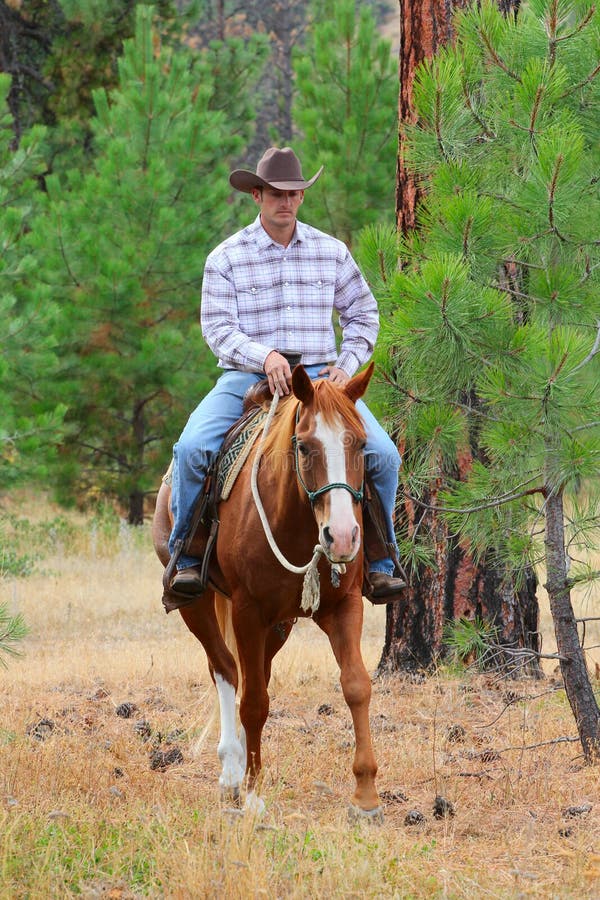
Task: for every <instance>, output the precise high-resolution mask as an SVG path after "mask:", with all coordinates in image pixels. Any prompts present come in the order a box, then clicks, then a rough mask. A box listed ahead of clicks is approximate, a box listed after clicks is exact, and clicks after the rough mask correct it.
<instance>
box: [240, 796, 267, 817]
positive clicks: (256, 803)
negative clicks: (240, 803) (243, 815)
mask: <svg viewBox="0 0 600 900" xmlns="http://www.w3.org/2000/svg"><path fill="white" fill-rule="evenodd" d="M244 810H245V811H246V812H249V813H250V814H251V815H253V816H256V817H257V818H258V817H259V816H262V814H263V813H264V811H265V801H264V800H262V799H261V798H260V797H259V796H258V794H255V793H254V791H250V792H249V793H248V794H247V795H246V802H245V803H244Z"/></svg>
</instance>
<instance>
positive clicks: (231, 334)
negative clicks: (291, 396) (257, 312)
mask: <svg viewBox="0 0 600 900" xmlns="http://www.w3.org/2000/svg"><path fill="white" fill-rule="evenodd" d="M200 325H201V327H202V335H203V337H204V340H205V341H206V343H207V344H208V346H209V347H210V349H211V350H212V352H213V353H214V354H215V356H216V357H217V358H218V359H219V362H220V363H221V365H223V366H224V367H225V368H234V369H251V370H254V371H257V372H262V371H263V367H264V363H265V360H266V358H267V356H268V355H269V353H270V352H271V350H272V349H273V348H272V347H267V346H266V345H264V344H261V343H259V342H258V341H253V340H252V339H251V338H250V337H248V335H247V334H244V332H243V331H241V330H240V326H239V320H238V310H237V297H236V292H235V288H234V285H233V282H232V280H231V278H230V277H229V275H228V272H227V266H226V265H223V261H221V260H217V259H215V258H211V256H210V255H209V257H208V259H207V261H206V266H205V267H204V277H203V279H202V303H201V306H200Z"/></svg>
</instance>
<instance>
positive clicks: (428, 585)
mask: <svg viewBox="0 0 600 900" xmlns="http://www.w3.org/2000/svg"><path fill="white" fill-rule="evenodd" d="M519 3H520V0H499V5H500V7H501V9H502V12H504V13H505V14H508V13H509V12H512V13H513V14H515V15H516V11H517V10H518V7H519ZM399 4H400V51H399V73H400V91H399V121H400V144H399V151H398V169H397V191H396V214H397V224H398V229H399V230H400V231H402V232H403V233H404V234H407V233H408V232H410V231H411V230H412V229H414V228H415V227H416V212H417V207H418V204H419V201H420V199H421V198H422V197H423V190H422V187H421V185H420V184H419V182H418V180H417V178H416V177H415V176H414V175H413V174H412V173H411V172H409V171H408V170H407V169H406V166H405V164H404V156H403V123H404V122H413V121H415V114H414V109H413V101H412V97H413V81H414V75H415V69H416V67H417V65H418V64H419V63H420V62H422V61H423V60H424V59H427V58H429V57H431V56H432V55H433V54H434V53H435V52H436V51H437V50H438V49H440V48H441V47H442V46H444V45H445V44H447V43H449V42H450V41H452V40H453V37H454V33H453V25H452V18H453V16H454V13H455V12H456V11H457V10H459V9H463V8H464V7H466V6H468V5H469V0H431V2H430V3H428V4H426V5H424V4H422V3H420V2H418V0H399ZM478 455H479V451H478V448H477V437H476V435H472V436H471V453H468V452H467V453H465V454H464V456H463V458H462V459H461V460H460V461H459V471H458V473H454V475H456V474H458V477H459V478H460V476H461V473H462V474H463V475H464V474H465V473H466V472H467V471H468V469H469V468H470V466H471V463H472V460H473V458H475V457H478ZM441 487H442V484H441V482H440V483H438V484H437V485H436V486H433V487H432V489H431V493H430V495H429V496H428V497H425V498H424V502H425V503H427V504H428V505H431V506H435V505H436V503H435V501H436V497H437V493H438V490H440V489H441ZM401 515H403V516H405V517H406V521H405V523H404V524H405V525H407V530H408V534H409V535H412V534H413V533H414V531H415V529H417V528H419V529H421V530H423V529H426V530H428V532H429V534H430V535H431V538H432V541H433V544H434V547H435V564H436V567H435V569H430V568H425V567H424V566H421V567H419V570H418V571H413V572H412V573H411V575H412V580H411V585H410V587H409V589H408V592H407V595H408V602H407V603H406V604H400V605H397V606H390V607H389V608H388V612H387V627H386V637H385V645H384V648H383V652H382V656H381V660H380V663H379V670H380V671H389V670H399V669H401V670H416V669H427V668H429V666H431V664H432V663H433V662H434V661H435V660H436V659H437V658H439V657H440V655H442V654H443V646H442V638H443V629H444V624H445V623H446V622H447V621H451V620H452V619H457V618H475V617H479V618H481V619H484V620H485V621H487V622H491V623H493V624H494V625H495V626H496V627H497V629H498V640H499V642H500V643H501V644H503V645H505V646H506V647H507V650H508V648H509V647H510V646H517V647H527V648H529V649H532V650H534V651H537V650H539V633H538V618H539V610H538V602H537V597H536V587H537V581H536V577H535V574H534V573H533V571H531V572H529V573H528V574H527V577H526V580H525V584H524V585H523V586H522V587H521V588H519V589H518V590H516V589H515V587H514V585H513V583H512V581H511V578H510V576H509V575H508V574H507V573H506V572H503V571H502V570H501V569H500V568H498V567H497V566H492V565H489V564H486V563H485V561H482V562H480V563H479V564H476V563H475V562H474V560H473V559H472V557H471V556H470V555H469V554H468V553H467V551H466V550H465V548H464V546H461V544H460V543H459V542H458V541H457V540H456V539H455V538H453V537H451V536H450V535H449V534H448V529H447V527H446V525H445V523H444V522H443V521H442V520H441V518H440V516H439V514H437V513H436V512H435V511H432V510H428V509H423V508H421V507H418V508H415V506H414V505H413V504H412V503H410V502H409V501H408V500H406V501H405V503H404V509H403V510H402V512H401ZM495 662H496V664H498V665H499V666H500V667H502V668H503V670H504V671H510V670H511V664H510V654H509V653H508V652H507V654H506V656H504V657H502V656H498V657H496V658H495ZM519 671H520V673H521V674H523V668H521V669H520V670H519ZM526 671H527V672H528V673H530V674H534V675H539V674H540V669H539V665H538V663H537V661H532V662H530V663H529V665H528V667H527V670H526Z"/></svg>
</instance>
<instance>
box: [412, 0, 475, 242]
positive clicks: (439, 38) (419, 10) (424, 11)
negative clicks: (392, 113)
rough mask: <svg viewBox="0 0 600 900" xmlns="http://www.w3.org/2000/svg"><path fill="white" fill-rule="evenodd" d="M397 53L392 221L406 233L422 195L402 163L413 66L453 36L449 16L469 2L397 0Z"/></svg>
mask: <svg viewBox="0 0 600 900" xmlns="http://www.w3.org/2000/svg"><path fill="white" fill-rule="evenodd" d="M399 4H400V53H399V76H400V91H399V94H398V121H399V123H400V132H399V150H398V166H397V172H396V176H397V177H396V221H397V223H398V230H399V231H400V232H402V233H403V234H407V233H408V232H409V231H412V230H413V229H414V228H415V227H416V209H417V206H418V203H419V200H420V199H421V197H422V196H423V190H422V187H421V185H420V184H419V181H418V179H417V177H416V176H415V175H414V174H413V173H412V172H409V171H408V169H407V168H406V166H405V163H404V150H403V147H404V134H403V124H404V123H405V122H414V121H415V114H414V108H413V100H412V97H413V81H414V78H415V69H416V68H417V66H418V65H419V63H420V62H423V60H424V59H429V57H431V56H433V54H434V53H435V52H436V51H437V50H439V48H440V47H443V46H444V45H445V44H448V43H450V42H451V41H452V39H453V36H454V35H453V31H452V17H453V15H454V12H455V10H457V9H463V8H464V7H465V6H468V5H469V0H430V2H429V3H423V2H422V0H399Z"/></svg>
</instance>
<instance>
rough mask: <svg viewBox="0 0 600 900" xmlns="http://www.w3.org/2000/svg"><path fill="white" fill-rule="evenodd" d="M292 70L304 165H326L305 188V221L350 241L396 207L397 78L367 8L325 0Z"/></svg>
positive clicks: (347, 0)
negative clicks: (307, 211) (307, 215)
mask: <svg viewBox="0 0 600 900" xmlns="http://www.w3.org/2000/svg"><path fill="white" fill-rule="evenodd" d="M321 6H323V4H321ZM294 69H295V72H296V76H297V93H296V98H295V103H294V108H293V117H294V122H295V125H296V127H297V128H298V129H299V131H300V140H299V141H298V142H297V146H298V151H299V154H300V157H301V159H302V165H303V169H304V172H305V174H308V175H312V174H313V173H314V172H316V171H317V169H318V168H319V167H320V166H321V165H324V166H325V171H324V173H323V175H322V176H321V178H320V180H319V181H318V182H317V183H316V184H315V186H314V187H313V188H311V191H310V216H311V223H312V224H314V225H315V226H317V227H319V228H323V229H324V230H326V231H329V232H330V233H332V234H335V235H336V236H337V237H339V238H340V239H341V240H344V241H346V242H347V243H348V244H351V243H352V241H353V238H354V236H355V235H356V234H357V233H358V231H359V230H360V229H361V228H362V227H363V226H365V225H367V224H370V223H375V222H378V221H381V220H382V219H385V218H389V213H390V211H392V210H393V209H394V183H395V175H394V173H395V167H396V152H397V141H396V135H397V115H396V109H397V102H398V97H397V94H398V79H397V74H396V67H395V62H394V60H393V58H392V56H391V54H390V45H389V43H388V42H387V41H385V40H383V39H382V38H381V37H380V36H379V34H378V32H377V26H376V22H375V18H374V15H373V12H372V11H371V9H369V7H367V6H365V5H364V4H356V3H355V0H331V2H330V3H327V4H325V5H324V7H323V9H322V10H321V16H320V18H319V19H314V20H313V22H312V25H311V28H310V31H309V33H308V36H307V40H306V46H305V47H304V48H303V49H302V51H298V53H297V54H296V56H295V59H294Z"/></svg>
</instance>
